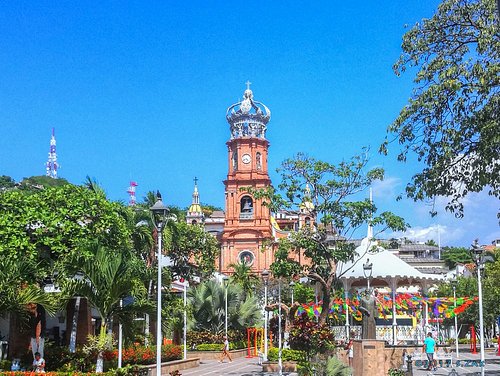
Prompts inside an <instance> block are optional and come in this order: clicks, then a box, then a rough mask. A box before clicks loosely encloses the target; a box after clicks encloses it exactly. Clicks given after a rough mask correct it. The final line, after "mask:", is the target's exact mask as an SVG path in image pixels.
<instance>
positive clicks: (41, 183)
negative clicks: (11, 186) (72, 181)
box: [19, 175, 69, 192]
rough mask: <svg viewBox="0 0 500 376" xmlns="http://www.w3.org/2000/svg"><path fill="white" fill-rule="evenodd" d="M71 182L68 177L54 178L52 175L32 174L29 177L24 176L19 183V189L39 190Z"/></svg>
mask: <svg viewBox="0 0 500 376" xmlns="http://www.w3.org/2000/svg"><path fill="white" fill-rule="evenodd" d="M66 184H69V182H68V181H67V180H66V179H62V178H59V179H54V178H51V177H50V176H45V175H40V176H31V177H29V178H24V179H23V180H21V182H20V183H19V189H22V190H25V191H35V192H36V191H37V190H41V189H45V188H50V187H61V186H63V185H66Z"/></svg>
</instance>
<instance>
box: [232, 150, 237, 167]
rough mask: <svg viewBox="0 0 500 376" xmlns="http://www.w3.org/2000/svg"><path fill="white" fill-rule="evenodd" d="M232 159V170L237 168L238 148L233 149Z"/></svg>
mask: <svg viewBox="0 0 500 376" xmlns="http://www.w3.org/2000/svg"><path fill="white" fill-rule="evenodd" d="M232 161H233V171H236V170H238V150H236V149H235V150H234V151H233V157H232Z"/></svg>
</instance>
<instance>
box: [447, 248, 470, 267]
mask: <svg viewBox="0 0 500 376" xmlns="http://www.w3.org/2000/svg"><path fill="white" fill-rule="evenodd" d="M441 258H442V259H443V260H444V262H445V263H446V266H447V267H448V268H450V269H453V268H454V267H455V266H456V265H457V264H468V263H471V262H472V257H471V255H470V252H469V249H468V248H465V247H444V248H443V253H442V254H441Z"/></svg>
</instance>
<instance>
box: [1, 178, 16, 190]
mask: <svg viewBox="0 0 500 376" xmlns="http://www.w3.org/2000/svg"><path fill="white" fill-rule="evenodd" d="M15 186H16V181H15V180H14V179H12V178H11V177H10V176H7V175H0V190H2V189H10V188H14V187H15Z"/></svg>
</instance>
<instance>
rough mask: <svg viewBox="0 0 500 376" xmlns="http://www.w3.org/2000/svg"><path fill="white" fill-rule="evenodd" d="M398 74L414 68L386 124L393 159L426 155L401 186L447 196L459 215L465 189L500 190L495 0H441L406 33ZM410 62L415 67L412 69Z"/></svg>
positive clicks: (499, 50)
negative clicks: (407, 94) (406, 96)
mask: <svg viewBox="0 0 500 376" xmlns="http://www.w3.org/2000/svg"><path fill="white" fill-rule="evenodd" d="M402 49H403V52H402V54H401V56H400V58H399V60H398V61H397V62H396V64H395V65H394V71H395V72H396V74H397V75H400V74H401V73H403V72H405V71H406V70H409V71H411V72H415V71H416V76H415V78H414V83H415V89H414V90H413V95H412V96H411V98H410V100H409V102H408V104H407V105H406V106H405V107H404V108H403V109H402V110H401V112H400V113H399V116H398V117H397V118H396V120H395V121H394V122H393V123H392V124H391V125H390V126H389V128H388V133H389V136H388V138H387V139H386V141H385V143H384V144H383V145H382V146H381V148H380V150H381V152H383V153H387V145H388V143H389V142H392V141H397V142H398V143H399V144H400V145H401V146H402V148H401V150H400V153H399V155H398V160H400V161H406V159H407V156H408V153H415V154H416V156H417V158H418V160H419V161H423V162H424V163H425V166H424V168H423V169H422V171H420V172H419V173H417V174H416V175H414V176H413V178H412V180H411V182H410V183H408V185H407V186H406V193H407V195H408V196H409V197H411V198H414V199H415V200H422V199H424V198H427V197H431V198H432V197H435V196H438V195H441V196H448V197H449V202H448V204H447V206H446V208H447V209H448V210H449V211H451V212H455V213H456V215H457V216H462V215H463V201H462V199H463V197H465V196H466V195H467V193H469V192H479V191H481V190H483V189H484V188H487V189H488V191H489V193H490V194H491V195H494V196H496V197H499V195H500V163H498V155H499V154H500V132H498V130H499V129H500V117H499V116H498V114H499V113H500V35H499V19H498V13H497V9H496V4H495V0H444V1H443V2H442V3H441V4H440V5H439V7H438V9H437V12H436V13H435V14H434V16H433V17H431V18H429V19H424V20H422V22H419V23H417V24H416V25H415V26H413V27H412V28H411V29H410V30H409V31H408V32H407V33H406V34H405V35H404V36H403V44H402ZM415 68H416V69H415Z"/></svg>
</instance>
